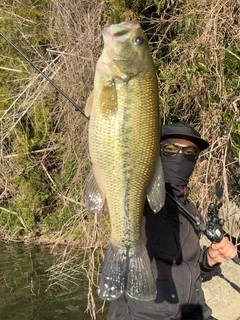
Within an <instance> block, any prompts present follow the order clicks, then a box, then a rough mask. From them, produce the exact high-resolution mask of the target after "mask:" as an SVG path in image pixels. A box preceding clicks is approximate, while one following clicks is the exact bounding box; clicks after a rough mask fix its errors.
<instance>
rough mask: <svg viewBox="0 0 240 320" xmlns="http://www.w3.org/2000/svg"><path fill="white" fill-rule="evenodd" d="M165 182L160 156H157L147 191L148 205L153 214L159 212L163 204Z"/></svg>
mask: <svg viewBox="0 0 240 320" xmlns="http://www.w3.org/2000/svg"><path fill="white" fill-rule="evenodd" d="M165 195H166V192H165V181H164V174H163V169H162V162H161V159H160V155H159V156H158V160H157V164H156V167H155V172H154V175H153V178H152V181H151V183H150V185H149V187H148V190H147V199H148V203H149V205H150V207H151V209H152V210H153V212H154V213H157V212H158V211H160V210H161V208H162V207H163V206H164V203H165Z"/></svg>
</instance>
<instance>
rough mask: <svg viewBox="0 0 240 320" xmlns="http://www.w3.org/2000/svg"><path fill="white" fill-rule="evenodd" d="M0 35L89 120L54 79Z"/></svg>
mask: <svg viewBox="0 0 240 320" xmlns="http://www.w3.org/2000/svg"><path fill="white" fill-rule="evenodd" d="M0 36H2V37H3V39H4V40H6V41H7V42H8V44H10V46H12V47H13V48H14V49H15V50H16V51H17V52H18V53H19V54H20V55H21V56H22V57H23V58H24V59H25V60H27V62H28V63H29V64H30V65H31V66H32V67H33V68H34V69H35V70H36V71H37V72H38V73H39V74H41V75H42V76H43V77H44V78H45V79H46V80H47V81H48V82H49V83H50V84H51V85H52V86H53V87H54V88H55V89H56V90H57V91H58V92H59V93H61V95H63V96H64V98H66V99H67V100H68V101H69V102H70V103H71V104H72V105H73V106H74V107H75V108H76V109H77V110H78V111H80V112H81V114H82V115H83V116H84V117H85V118H87V119H88V120H89V117H88V116H86V114H85V113H84V112H83V110H82V109H81V108H80V107H79V105H77V104H76V102H74V101H73V100H72V99H71V98H70V97H69V96H68V95H67V94H66V93H65V92H64V91H62V89H60V88H59V87H58V86H57V85H56V83H55V82H54V81H52V80H51V79H50V78H49V77H48V76H47V75H46V74H45V73H44V72H42V70H40V69H39V68H38V67H37V66H36V65H35V64H34V63H33V62H32V60H30V59H29V58H28V57H27V56H26V55H25V54H24V53H23V52H22V51H21V50H20V49H19V48H18V47H17V46H16V45H15V44H14V43H12V41H10V40H9V39H8V38H7V37H6V36H5V35H4V34H3V33H2V32H0Z"/></svg>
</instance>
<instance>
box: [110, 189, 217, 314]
mask: <svg viewBox="0 0 240 320" xmlns="http://www.w3.org/2000/svg"><path fill="white" fill-rule="evenodd" d="M166 187H167V192H168V193H170V194H171V195H172V196H173V197H174V198H175V199H176V200H177V201H178V202H179V203H181V205H182V206H184V207H185V209H187V210H188V211H189V212H190V213H191V214H192V215H194V216H198V217H199V218H200V215H199V212H198V211H197V209H196V207H195V206H194V205H193V204H192V203H190V202H189V201H188V200H187V192H186V191H187V189H186V188H185V189H183V188H180V189H179V188H173V187H171V186H170V185H167V186H166ZM143 237H144V239H145V241H146V247H147V250H148V253H149V256H150V259H151V261H152V269H153V273H154V276H155V279H156V285H157V298H156V300H154V301H147V302H144V301H139V300H135V299H131V298H129V297H127V296H122V297H120V298H118V299H116V300H114V301H112V302H111V304H110V308H109V314H108V318H107V319H108V320H138V319H142V320H143V319H144V320H155V319H156V320H163V319H164V320H166V319H184V320H185V319H194V320H197V319H199V320H204V319H207V318H208V317H210V315H211V309H210V308H209V307H208V306H207V305H206V303H205V299H204V294H203V291H202V288H201V276H200V272H201V271H204V272H207V271H211V270H213V268H211V267H209V266H208V264H207V260H206V252H205V251H201V249H200V244H199V231H198V229H197V228H196V226H195V225H194V224H192V222H191V220H189V219H188V218H187V217H186V216H185V215H183V213H182V212H181V209H180V207H179V206H178V205H177V204H176V203H175V202H174V201H173V200H172V199H171V198H170V197H169V196H167V197H166V202H165V205H164V207H163V208H162V209H161V211H160V212H158V213H157V214H155V213H153V211H152V210H151V208H150V207H149V205H148V204H146V206H145V210H144V217H143Z"/></svg>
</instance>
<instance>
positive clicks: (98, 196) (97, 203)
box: [85, 168, 105, 213]
mask: <svg viewBox="0 0 240 320" xmlns="http://www.w3.org/2000/svg"><path fill="white" fill-rule="evenodd" d="M104 202H105V196H104V195H103V193H102V191H101V189H100V187H99V185H98V183H97V181H96V179H95V176H94V173H93V168H92V169H91V171H90V173H89V175H88V179H87V185H86V190H85V204H86V207H87V209H88V210H89V211H90V212H92V213H97V212H101V210H102V208H103V205H104Z"/></svg>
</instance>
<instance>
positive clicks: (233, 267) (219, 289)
mask: <svg viewBox="0 0 240 320" xmlns="http://www.w3.org/2000/svg"><path fill="white" fill-rule="evenodd" d="M203 242H204V245H209V242H208V240H206V239H204V240H202V244H203ZM203 290H204V293H205V298H206V302H207V304H208V305H209V306H210V307H211V308H212V310H213V316H214V317H216V318H217V319H218V320H240V266H239V265H238V264H236V263H234V262H233V261H232V260H228V261H226V262H224V263H222V264H221V266H220V267H219V268H218V269H217V270H215V271H214V272H211V273H210V274H207V275H206V276H205V277H204V279H203Z"/></svg>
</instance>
